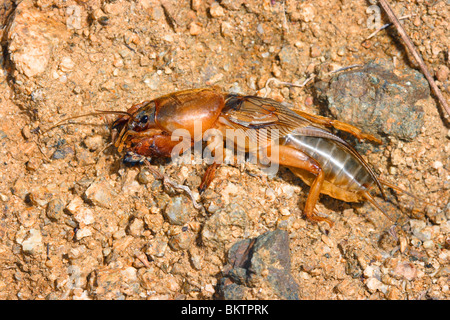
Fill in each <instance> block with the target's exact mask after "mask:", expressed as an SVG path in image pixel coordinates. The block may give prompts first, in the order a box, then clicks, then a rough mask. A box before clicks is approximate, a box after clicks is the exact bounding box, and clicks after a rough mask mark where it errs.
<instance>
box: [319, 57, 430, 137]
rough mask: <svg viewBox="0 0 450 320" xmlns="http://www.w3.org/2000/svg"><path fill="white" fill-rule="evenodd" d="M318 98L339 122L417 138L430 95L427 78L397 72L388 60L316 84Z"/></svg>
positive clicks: (403, 71) (380, 132) (387, 133)
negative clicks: (424, 108)
mask: <svg viewBox="0 0 450 320" xmlns="http://www.w3.org/2000/svg"><path fill="white" fill-rule="evenodd" d="M315 90H316V94H317V97H318V99H319V100H320V101H322V102H324V103H325V104H326V106H327V108H328V110H329V111H330V112H331V114H332V115H333V116H334V117H335V118H336V119H338V120H340V121H343V122H346V123H349V124H352V125H354V126H356V127H359V128H360V129H362V130H363V131H365V132H369V133H372V134H375V135H377V134H381V135H391V136H395V137H397V138H399V139H403V140H411V139H414V137H416V136H417V135H418V134H419V133H420V129H421V128H422V126H423V124H424V120H423V114H424V111H423V108H422V106H420V104H419V103H418V101H419V100H421V99H425V98H427V97H429V95H430V89H429V86H428V83H427V81H426V80H425V78H424V77H423V75H422V74H421V73H420V72H418V71H416V70H413V69H410V68H405V69H403V70H394V68H393V65H392V64H391V63H389V62H387V61H384V60H376V61H372V62H369V63H368V64H366V65H365V66H364V67H363V68H361V69H357V70H351V71H348V72H342V73H338V74H336V75H335V76H334V77H333V78H332V79H331V80H330V82H328V83H326V82H323V81H321V82H318V83H317V84H316V85H315Z"/></svg>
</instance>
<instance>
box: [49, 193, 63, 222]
mask: <svg viewBox="0 0 450 320" xmlns="http://www.w3.org/2000/svg"><path fill="white" fill-rule="evenodd" d="M63 210H64V202H63V201H62V200H61V199H58V198H56V199H53V200H50V202H49V203H48V204H47V210H46V214H47V217H48V218H49V219H50V220H55V221H56V220H59V219H60V218H61V215H62V213H63Z"/></svg>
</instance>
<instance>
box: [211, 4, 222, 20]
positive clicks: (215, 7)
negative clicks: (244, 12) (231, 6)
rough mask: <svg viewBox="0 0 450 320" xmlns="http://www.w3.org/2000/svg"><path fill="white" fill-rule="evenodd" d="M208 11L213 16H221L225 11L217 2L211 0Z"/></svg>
mask: <svg viewBox="0 0 450 320" xmlns="http://www.w3.org/2000/svg"><path fill="white" fill-rule="evenodd" d="M209 13H210V14H211V16H213V17H214V18H217V17H223V16H224V15H225V11H224V10H223V8H222V7H221V6H220V4H219V3H218V2H213V3H212V4H211V7H209Z"/></svg>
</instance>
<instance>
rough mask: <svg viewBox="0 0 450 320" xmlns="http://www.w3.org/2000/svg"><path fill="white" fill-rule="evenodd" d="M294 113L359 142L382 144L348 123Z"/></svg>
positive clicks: (299, 112) (301, 112) (298, 112)
mask: <svg viewBox="0 0 450 320" xmlns="http://www.w3.org/2000/svg"><path fill="white" fill-rule="evenodd" d="M295 112H296V113H297V114H299V115H300V116H302V117H304V118H306V119H308V120H310V121H312V122H314V123H316V124H320V125H322V126H325V127H333V128H335V129H338V130H341V131H344V132H347V133H350V134H351V135H353V136H355V137H356V138H357V139H359V140H370V141H373V142H375V143H377V144H382V141H381V140H380V139H378V138H377V137H375V136H373V135H371V134H369V133H365V132H362V130H361V129H359V128H357V127H355V126H352V125H351V124H348V123H345V122H342V121H339V120H334V119H330V118H327V117H322V116H319V115H313V114H309V113H306V112H303V111H298V110H295Z"/></svg>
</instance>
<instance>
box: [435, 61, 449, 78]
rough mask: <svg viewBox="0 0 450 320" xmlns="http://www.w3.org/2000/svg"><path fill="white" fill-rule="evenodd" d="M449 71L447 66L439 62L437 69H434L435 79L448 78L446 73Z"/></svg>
mask: <svg viewBox="0 0 450 320" xmlns="http://www.w3.org/2000/svg"><path fill="white" fill-rule="evenodd" d="M449 73H450V70H449V68H448V67H447V66H445V65H443V64H441V65H440V66H439V67H438V69H437V70H436V79H437V80H439V81H441V82H444V81H446V80H447V79H448V75H449Z"/></svg>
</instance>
